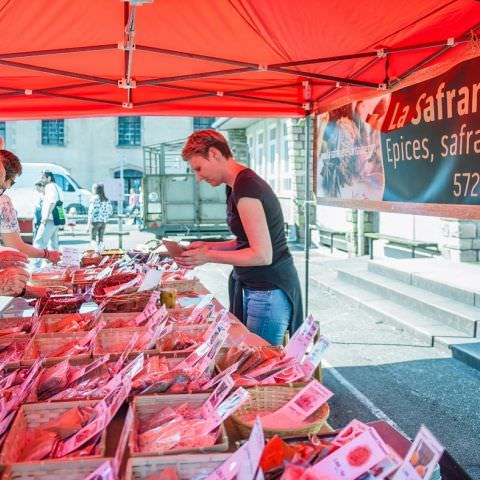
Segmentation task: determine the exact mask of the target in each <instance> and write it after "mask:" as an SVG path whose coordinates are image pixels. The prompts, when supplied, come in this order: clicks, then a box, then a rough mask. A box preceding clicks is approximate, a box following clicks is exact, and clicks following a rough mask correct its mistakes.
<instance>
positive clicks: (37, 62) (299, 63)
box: [0, 0, 480, 120]
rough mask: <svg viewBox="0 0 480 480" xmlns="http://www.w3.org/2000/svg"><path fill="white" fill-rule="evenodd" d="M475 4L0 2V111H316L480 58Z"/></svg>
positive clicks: (8, 116) (466, 0)
mask: <svg viewBox="0 0 480 480" xmlns="http://www.w3.org/2000/svg"><path fill="white" fill-rule="evenodd" d="M479 25H480V2H478V1H474V0H443V1H439V0H423V1H418V0H403V1H401V2H399V1H397V0H395V1H392V0H384V1H368V2H365V1H364V2H353V1H351V0H324V1H319V0H296V1H293V0H155V1H153V2H152V0H130V1H121V0H95V1H87V0H55V1H52V0H1V1H0V31H1V32H2V49H1V51H0V112H1V113H0V118H1V119H2V120H13V119H27V118H29V119H34V118H59V117H60V118H68V117H82V116H98V115H192V116H197V115H201V116H249V117H252V116H263V117H274V116H288V117H295V116H297V117H298V116H304V115H305V114H306V113H308V112H311V111H314V110H319V111H323V110H327V109H330V108H333V107H335V106H339V105H341V104H344V103H347V102H350V101H351V100H352V99H353V98H359V97H361V98H365V97H368V96H372V95H378V94H379V93H382V92H381V91H382V90H384V89H392V88H398V87H400V86H404V85H405V84H407V82H410V83H412V82H416V81H419V80H423V79H425V78H428V77H431V76H434V75H437V74H438V73H439V72H440V71H443V70H446V69H447V68H449V67H451V66H452V65H453V64H455V63H457V62H459V61H461V60H463V59H466V58H469V57H471V56H474V55H478V54H479V49H478V44H477V39H476V33H477V32H478V31H479Z"/></svg>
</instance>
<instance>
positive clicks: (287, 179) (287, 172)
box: [281, 122, 292, 193]
mask: <svg viewBox="0 0 480 480" xmlns="http://www.w3.org/2000/svg"><path fill="white" fill-rule="evenodd" d="M282 140H283V142H282V143H283V148H282V150H283V151H282V157H283V158H282V163H283V167H282V168H281V171H282V173H283V182H282V187H283V190H284V192H285V193H289V192H290V191H291V190H292V172H291V168H290V167H291V166H290V161H289V157H288V127H287V123H286V122H285V123H284V124H283V139H282Z"/></svg>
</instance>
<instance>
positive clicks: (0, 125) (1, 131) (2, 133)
mask: <svg viewBox="0 0 480 480" xmlns="http://www.w3.org/2000/svg"><path fill="white" fill-rule="evenodd" d="M0 137H1V138H2V139H3V144H4V145H7V124H6V122H0ZM0 143H1V141H0ZM4 148H5V147H4Z"/></svg>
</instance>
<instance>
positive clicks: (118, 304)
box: [97, 292, 151, 313]
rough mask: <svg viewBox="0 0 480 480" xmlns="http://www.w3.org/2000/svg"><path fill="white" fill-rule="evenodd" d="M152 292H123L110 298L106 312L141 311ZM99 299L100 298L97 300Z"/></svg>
mask: <svg viewBox="0 0 480 480" xmlns="http://www.w3.org/2000/svg"><path fill="white" fill-rule="evenodd" d="M150 294H151V292H140V293H138V292H133V293H121V294H118V295H113V296H112V297H109V298H108V303H107V304H106V306H105V309H104V310H103V311H104V312H105V313H115V312H141V311H143V309H144V308H145V306H146V305H147V303H148V300H149V299H150ZM97 301H99V300H97Z"/></svg>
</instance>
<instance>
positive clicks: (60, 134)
mask: <svg viewBox="0 0 480 480" xmlns="http://www.w3.org/2000/svg"><path fill="white" fill-rule="evenodd" d="M42 145H57V146H60V147H63V146H64V145H65V121H64V120H42Z"/></svg>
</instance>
